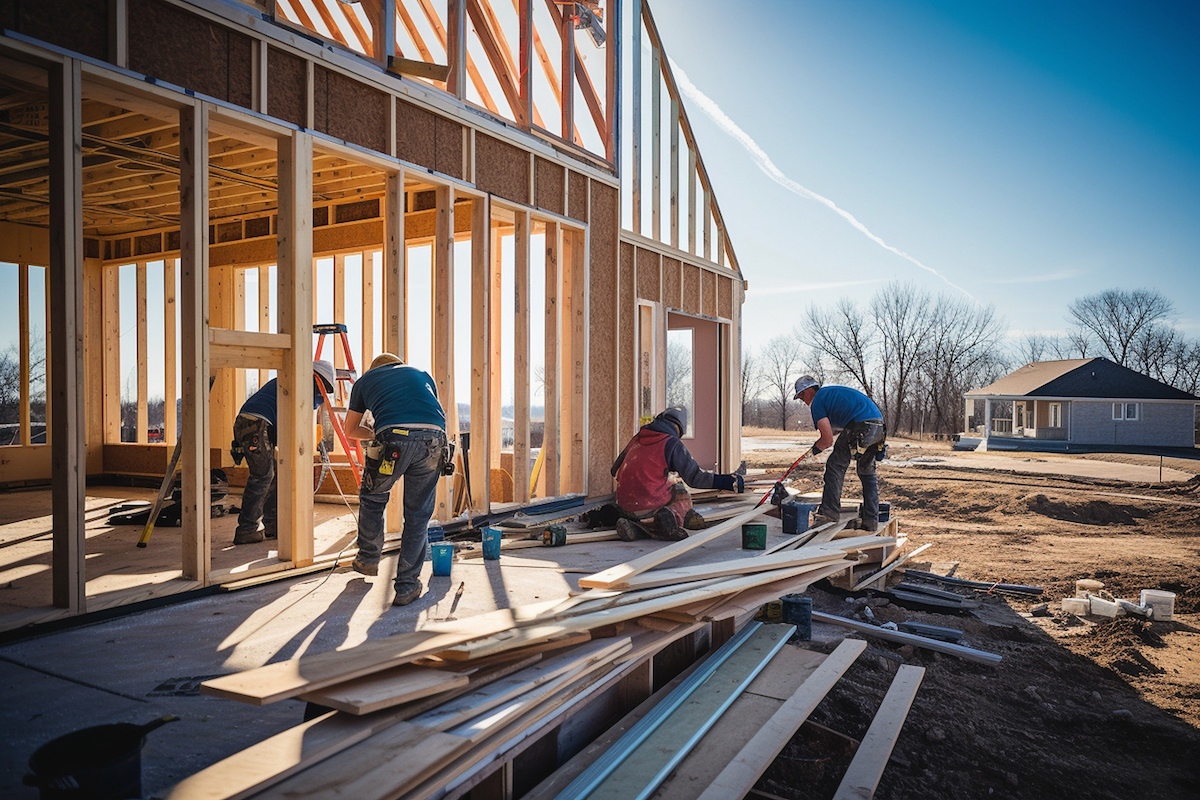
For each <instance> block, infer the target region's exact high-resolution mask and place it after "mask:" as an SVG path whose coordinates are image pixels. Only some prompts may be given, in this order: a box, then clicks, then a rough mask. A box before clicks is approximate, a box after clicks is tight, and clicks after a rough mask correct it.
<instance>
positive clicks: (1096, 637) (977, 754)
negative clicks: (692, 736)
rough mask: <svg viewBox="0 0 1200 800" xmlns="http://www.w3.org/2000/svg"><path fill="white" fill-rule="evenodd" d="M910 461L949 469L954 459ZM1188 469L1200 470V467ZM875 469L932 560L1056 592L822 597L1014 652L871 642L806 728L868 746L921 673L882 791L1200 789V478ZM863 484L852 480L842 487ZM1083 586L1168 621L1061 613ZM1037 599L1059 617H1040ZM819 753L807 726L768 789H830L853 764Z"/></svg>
mask: <svg viewBox="0 0 1200 800" xmlns="http://www.w3.org/2000/svg"><path fill="white" fill-rule="evenodd" d="M905 454H906V455H908V456H910V457H918V458H924V459H939V458H941V457H942V456H943V455H945V454H946V450H945V447H944V446H942V447H941V448H940V449H939V448H938V447H928V446H914V447H910V448H908V449H907V450H906V452H905ZM787 456H788V454H787V453H783V454H781V455H780V457H781V458H787ZM1039 457H1040V456H1039ZM1059 458H1061V457H1059ZM1093 458H1094V459H1095V458H1099V457H1093ZM1124 458H1127V459H1131V460H1130V461H1128V462H1126V463H1147V462H1145V461H1138V460H1137V459H1146V458H1147V457H1144V456H1143V457H1138V456H1128V457H1124ZM748 460H749V459H748ZM1017 460H1018V459H1014V461H1017ZM1062 460H1063V464H1064V469H1067V468H1069V459H1066V458H1063V459H1062ZM1154 462H1155V464H1157V459H1154ZM787 463H790V460H789V461H787ZM1188 465H1189V462H1186V461H1183V460H1175V463H1173V464H1172V465H1171V466H1173V467H1174V468H1176V469H1184V468H1187V466H1188ZM751 466H756V464H755V462H754V461H753V460H751ZM758 466H765V465H762V464H758ZM1190 468H1191V470H1192V472H1193V473H1195V472H1197V471H1200V462H1190ZM879 474H880V487H881V488H880V496H881V499H883V500H886V501H889V502H890V503H891V504H892V513H893V514H894V515H896V516H897V517H898V519H899V521H900V530H901V531H902V532H904V533H906V534H907V535H908V536H909V538H910V541H912V542H913V543H914V544H915V545H920V544H925V543H928V542H932V543H933V547H931V548H929V549H928V550H927V551H925V552H924V553H923V554H922V556H921V557H920V558H922V559H929V560H930V561H931V562H934V563H935V564H938V565H940V566H943V567H948V566H949V565H951V564H957V567H956V572H955V574H956V575H957V576H958V577H961V578H969V579H974V580H983V581H1003V582H1007V583H1019V584H1026V585H1034V586H1041V587H1043V588H1044V589H1045V591H1044V593H1043V595H1042V597H1041V598H1038V599H1032V600H1030V599H1024V598H1014V597H1009V598H1004V597H1001V596H998V595H985V596H984V602H983V605H982V607H981V608H980V609H978V610H975V611H972V612H968V613H966V614H961V615H958V614H938V613H933V612H931V611H914V610H912V609H907V608H902V607H901V606H899V605H898V604H895V603H893V602H891V601H890V600H889V599H888V598H886V597H885V596H873V597H866V596H859V597H858V598H857V599H855V598H852V599H853V600H854V602H852V603H847V602H846V598H845V596H844V593H841V592H839V591H837V590H834V589H833V587H829V586H825V587H823V588H818V587H814V589H813V590H811V593H812V594H813V596H814V608H816V609H818V610H822V611H826V612H827V613H832V614H839V615H842V616H856V615H859V616H858V618H860V619H862V616H861V615H862V613H863V612H862V610H861V609H862V608H863V607H864V606H869V607H870V608H871V611H872V614H873V616H874V617H875V619H876V620H877V621H879V622H886V621H895V622H900V621H904V620H909V621H916V622H924V623H927V624H931V625H940V626H943V627H953V628H958V629H959V630H961V631H963V641H962V643H964V644H966V645H968V646H970V647H974V648H977V649H980V650H984V651H987V652H991V653H998V654H1000V655H1001V656H1003V658H1004V660H1003V662H1002V663H1001V664H1000V665H999V666H997V667H987V666H982V665H977V664H973V663H970V662H966V661H963V660H960V659H957V658H954V657H952V656H943V655H939V654H936V653H931V652H928V651H924V650H920V649H913V648H912V647H900V646H896V645H892V644H888V643H886V642H882V641H877V640H868V641H869V646H868V648H867V650H866V651H865V652H864V654H863V655H862V656H861V657H860V658H859V659H858V660H857V662H856V663H855V664H854V666H853V667H852V668H851V669H850V670H849V671H848V672H847V674H846V676H845V677H844V678H843V679H842V680H841V681H839V682H838V684H837V685H836V687H835V689H834V690H833V691H832V692H831V693H830V694H829V696H827V697H826V699H825V700H824V701H823V702H822V703H821V705H820V706H819V707H818V708H817V710H816V712H814V715H813V717H812V719H813V721H815V722H817V723H820V724H821V725H824V726H827V727H828V728H831V729H833V730H834V731H837V732H839V733H842V734H845V735H848V736H851V737H853V738H855V739H861V738H862V736H863V735H864V734H865V732H866V730H867V727H868V726H869V725H870V723H871V720H872V719H873V718H874V715H875V712H876V710H877V709H878V706H879V703H880V701H881V700H882V698H883V695H884V693H885V692H886V691H887V688H888V686H889V684H890V682H891V680H892V678H893V676H894V675H895V673H896V670H897V669H898V667H899V666H900V665H901V664H916V665H919V666H923V667H925V668H926V672H925V676H924V680H923V682H922V684H921V688H920V691H919V692H918V694H917V698H916V700H915V702H914V704H913V707H912V710H911V711H910V713H909V716H908V720H907V722H906V723H905V725H904V728H903V729H902V731H901V733H900V736H899V738H898V739H897V741H896V746H895V749H894V750H893V752H892V758H891V761H890V762H889V764H888V767H887V769H886V770H885V771H884V774H883V778H882V780H881V782H880V785H879V788H878V791H877V792H876V794H875V797H876V798H914V797H920V798H923V799H924V800H928V799H930V798H933V799H936V798H946V799H947V800H949V799H950V798H963V797H995V798H1039V799H1040V798H1051V797H1054V798H1058V797H1063V798H1066V797H1087V798H1113V799H1114V800H1116V798H1140V797H1153V798H1155V800H1173V799H1174V798H1195V797H1200V507H1197V506H1195V505H1191V504H1194V503H1195V501H1196V499H1197V496H1198V494H1200V493H1198V487H1200V478H1198V479H1193V480H1191V481H1188V482H1186V483H1179V484H1148V483H1140V484H1135V483H1122V482H1120V481H1115V480H1099V479H1082V478H1072V477H1070V476H1047V475H1023V474H1019V473H1017V474H1014V473H1012V472H1009V471H1007V470H1004V471H997V472H985V471H979V470H971V471H970V472H967V471H965V470H956V469H954V467H953V459H950V458H947V459H945V461H944V462H939V461H937V460H933V461H930V462H929V463H923V464H922V467H921V468H920V469H919V470H914V469H911V468H909V469H903V468H900V467H896V466H888V465H886V464H885V465H883V466H881V468H880V472H879ZM820 476H821V465H818V466H817V467H815V468H812V469H808V470H806V471H804V472H803V473H802V475H801V478H800V480H799V481H798V482H797V485H796V488H798V489H800V490H801V491H817V490H819V489H820V486H821V481H820ZM856 488H857V487H856V480H855V479H854V477H853V476H850V477H849V478H848V480H847V495H850V494H851V493H853V492H855V490H856ZM1114 495H1117V496H1114ZM1129 495H1137V496H1138V497H1136V498H1135V497H1129ZM1080 578H1095V579H1098V580H1100V581H1103V582H1104V584H1105V589H1106V590H1107V591H1110V592H1112V594H1114V595H1115V596H1117V597H1122V598H1125V599H1128V600H1132V601H1135V602H1136V601H1137V600H1138V595H1139V592H1140V590H1142V589H1160V590H1165V591H1170V592H1174V593H1175V595H1176V599H1175V615H1174V619H1173V620H1172V621H1170V622H1143V621H1140V620H1137V619H1133V618H1128V617H1123V618H1118V619H1116V620H1102V619H1099V618H1090V617H1089V618H1079V617H1075V616H1073V615H1067V614H1064V613H1063V612H1061V610H1060V601H1061V600H1062V598H1064V597H1068V596H1072V595H1073V594H1074V589H1075V581H1076V580H1078V579H1080ZM1039 603H1047V604H1048V605H1049V611H1050V613H1049V615H1048V616H1041V617H1039V616H1031V615H1030V613H1029V612H1030V611H1031V609H1033V608H1034V607H1035V606H1036V605H1037V604H1039ZM821 748H822V744H821V742H820V741H817V740H813V738H812V736H811V734H805V732H804V731H802V732H801V735H798V736H797V739H796V740H795V741H794V742H792V743H791V744H789V746H788V747H787V748H785V749H784V751H783V753H782V754H781V757H780V758H779V759H777V760H776V761H775V763H774V764H773V765H772V767H771V769H770V770H769V771H768V773H767V774H766V775H765V776H764V777H763V779H762V780H761V781H760V783H759V785H758V789H760V790H761V791H763V792H767V793H770V794H773V795H776V796H778V797H783V798H789V800H791V799H793V798H794V799H797V800H798V799H799V798H818V797H829V796H831V795H832V793H833V790H834V788H836V785H837V781H838V780H839V779H840V775H841V774H842V773H843V772H844V770H845V762H846V761H848V756H847V755H846V754H844V753H840V752H839V751H838V748H836V747H834V746H832V745H828V744H826V745H825V749H824V750H822V749H821ZM817 763H820V765H821V766H820V769H819V770H818V769H816V768H814V764H817Z"/></svg>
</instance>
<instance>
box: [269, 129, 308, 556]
mask: <svg viewBox="0 0 1200 800" xmlns="http://www.w3.org/2000/svg"><path fill="white" fill-rule="evenodd" d="M312 155H313V139H312V135H311V134H307V133H294V134H292V135H291V136H290V137H287V138H284V139H281V140H280V141H279V261H278V266H277V281H278V288H277V289H276V294H277V297H278V299H279V309H278V322H279V333H281V334H284V335H286V336H287V337H288V338H289V339H290V340H291V349H290V350H288V351H287V353H286V354H285V357H284V360H283V365H282V367H281V368H280V370H279V377H278V384H277V390H276V391H277V397H278V399H277V411H278V424H277V425H276V429H275V430H276V437H277V442H276V450H275V454H276V459H277V469H278V478H277V482H278V502H279V557H280V559H282V560H284V561H291V562H292V563H293V564H294V565H295V566H298V567H303V566H307V565H308V564H311V563H312V560H313V533H312V527H313V505H312V504H313V500H312V464H313V452H314V446H315V442H314V440H313V432H314V431H313V427H314V426H313V412H312V347H313V345H312V341H313V339H312V316H311V314H310V311H309V309H310V308H311V307H312V294H313V284H312V264H313V246H312V174H313V168H312V163H313V161H312Z"/></svg>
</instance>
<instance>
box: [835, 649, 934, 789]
mask: <svg viewBox="0 0 1200 800" xmlns="http://www.w3.org/2000/svg"><path fill="white" fill-rule="evenodd" d="M923 677H925V668H924V667H914V666H912V665H911V664H901V665H900V669H899V670H897V671H896V677H895V678H894V679H893V680H892V685H891V686H890V687H888V691H887V694H886V695H884V698H883V703H881V704H880V706H879V710H878V712H876V714H875V719H873V720H872V721H871V726H870V727H869V728H867V733H866V735H865V736H863V739H862V742H861V743H860V744H859V746H858V749H857V750H856V751H855V752H854V758H852V759H851V760H850V766H848V767H847V768H846V773H845V775H843V776H842V782H841V783H840V784H838V788H837V792H836V793H835V794H834V800H851V798H861V797H872V796H873V795H874V794H875V789H876V787H877V786H879V779H880V777H882V776H883V770H884V768H885V767H886V766H887V762H888V759H889V758H890V757H891V755H892V748H893V747H895V746H896V739H897V738H898V737H899V736H900V728H902V727H903V726H904V720H905V719H906V718H907V717H908V709H909V708H910V707H911V706H912V703H913V699H914V698H915V697H916V696H917V688H918V687H919V686H920V685H921V679H922V678H923Z"/></svg>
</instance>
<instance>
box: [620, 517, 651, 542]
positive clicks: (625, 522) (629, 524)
mask: <svg viewBox="0 0 1200 800" xmlns="http://www.w3.org/2000/svg"><path fill="white" fill-rule="evenodd" d="M649 535H650V534H648V533H647V532H646V529H645V528H643V527H642V526H641V525H638V524H637V523H636V522H634V521H633V520H631V519H624V518H622V519H619V520H617V538H618V539H620V540H621V541H622V542H636V541H637V540H638V539H645V538H647V537H649Z"/></svg>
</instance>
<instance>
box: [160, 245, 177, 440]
mask: <svg viewBox="0 0 1200 800" xmlns="http://www.w3.org/2000/svg"><path fill="white" fill-rule="evenodd" d="M175 270H176V259H174V258H165V259H163V381H164V386H163V441H164V442H165V443H166V444H167V445H168V446H172V445H174V444H175V442H176V441H177V440H178V438H179V433H178V431H179V417H178V413H177V411H178V407H177V403H176V400H177V396H176V394H175V383H176V380H177V376H178V374H179V372H178V371H179V362H178V361H177V360H176V358H175V345H176V342H177V341H178V338H177V337H178V334H179V304H178V302H176V298H175Z"/></svg>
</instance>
